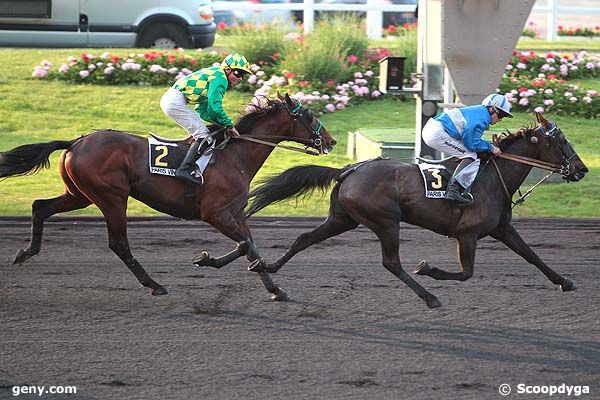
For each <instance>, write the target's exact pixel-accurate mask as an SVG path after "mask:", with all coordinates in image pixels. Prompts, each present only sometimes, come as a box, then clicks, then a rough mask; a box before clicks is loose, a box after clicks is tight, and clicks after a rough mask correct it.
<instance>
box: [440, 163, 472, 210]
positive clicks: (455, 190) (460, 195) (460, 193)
mask: <svg viewBox="0 0 600 400" xmlns="http://www.w3.org/2000/svg"><path fill="white" fill-rule="evenodd" d="M472 162H473V159H472V158H463V159H462V160H461V162H460V163H459V164H458V165H457V166H456V169H455V170H454V173H453V174H452V177H451V178H450V181H449V182H448V188H447V189H446V197H445V198H446V199H447V200H450V201H455V202H457V203H459V204H460V205H469V204H471V203H473V196H472V195H471V194H470V193H468V188H463V187H462V185H461V184H460V183H458V181H457V180H456V175H458V173H459V172H460V171H462V170H463V169H465V167H466V166H467V165H469V164H471V163H472Z"/></svg>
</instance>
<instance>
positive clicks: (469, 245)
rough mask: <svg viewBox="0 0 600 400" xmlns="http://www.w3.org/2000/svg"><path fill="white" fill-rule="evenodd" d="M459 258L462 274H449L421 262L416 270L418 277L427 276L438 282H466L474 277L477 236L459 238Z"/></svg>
mask: <svg viewBox="0 0 600 400" xmlns="http://www.w3.org/2000/svg"><path fill="white" fill-rule="evenodd" d="M456 240H457V247H458V258H459V261H460V269H461V272H447V271H444V270H442V269H439V268H436V267H431V266H429V263H427V261H421V262H420V263H419V265H417V267H416V268H415V271H414V273H415V274H417V275H427V276H430V277H432V278H433V279H438V280H455V281H466V280H467V279H469V278H470V277H472V276H473V271H474V269H475V250H476V249H477V236H475V235H466V236H464V235H463V236H459V237H457V239H456Z"/></svg>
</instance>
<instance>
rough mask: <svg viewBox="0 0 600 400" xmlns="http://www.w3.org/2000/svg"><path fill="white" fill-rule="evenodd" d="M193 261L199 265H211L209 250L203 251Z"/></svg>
mask: <svg viewBox="0 0 600 400" xmlns="http://www.w3.org/2000/svg"><path fill="white" fill-rule="evenodd" d="M192 263H194V265H196V266H197V267H210V255H209V254H208V251H203V252H202V253H200V255H199V256H196V257H195V258H194V259H193V260H192Z"/></svg>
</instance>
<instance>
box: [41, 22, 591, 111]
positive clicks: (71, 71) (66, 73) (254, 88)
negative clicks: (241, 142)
mask: <svg viewBox="0 0 600 400" xmlns="http://www.w3.org/2000/svg"><path fill="white" fill-rule="evenodd" d="M388 29H389V28H388ZM411 29H413V28H412V27H411ZM224 55H225V53H224V52H222V53H218V52H215V51H212V52H204V51H191V52H187V53H186V52H185V51H176V52H147V53H142V54H134V53H132V54H128V55H126V56H119V55H114V54H110V53H103V54H101V55H99V56H96V55H93V54H82V55H81V56H80V57H69V58H68V59H67V62H65V63H63V64H61V65H59V66H58V67H56V68H54V69H53V66H52V63H50V62H49V61H43V62H42V63H41V65H39V66H37V67H35V70H34V71H33V77H34V78H41V79H58V80H64V81H68V82H72V83H91V84H110V85H114V84H135V85H163V86H165V87H167V86H168V85H171V84H172V83H173V82H174V81H175V80H177V79H179V78H180V77H183V76H185V75H188V74H191V73H192V72H193V71H194V70H197V69H199V68H203V67H206V66H210V65H218V64H219V63H220V61H221V60H222V59H223V57H224ZM388 55H390V53H389V51H388V50H386V49H368V50H367V51H365V52H364V53H363V54H360V55H355V54H350V55H349V56H347V58H346V59H345V60H341V61H342V62H341V64H342V68H343V69H344V76H346V77H347V78H345V79H344V81H342V82H337V81H334V80H324V81H320V80H309V79H306V78H304V77H303V76H300V75H298V73H296V72H294V71H287V70H284V69H283V68H282V67H281V65H280V64H274V65H269V64H268V63H267V64H265V63H263V64H262V65H260V66H258V65H254V66H253V67H252V69H253V71H254V74H253V75H250V76H248V77H247V78H246V80H245V81H244V82H243V83H241V84H240V85H239V87H238V89H240V90H244V91H248V92H254V93H255V94H257V95H274V93H275V91H277V90H279V91H282V92H288V93H291V94H292V95H293V97H295V98H297V99H299V100H300V101H302V102H303V103H305V104H311V105H312V107H313V108H314V109H315V110H320V111H321V112H324V113H325V112H335V111H336V110H341V109H344V108H346V107H349V106H352V105H354V104H358V103H360V102H362V101H365V100H373V99H377V98H380V97H381V95H382V94H381V93H380V92H379V91H378V90H377V88H378V76H379V64H378V60H380V59H381V58H383V57H386V56H388ZM598 77H600V55H590V54H588V53H587V52H585V51H582V52H578V53H573V54H560V53H557V52H549V53H546V54H542V55H538V54H536V53H534V52H519V51H515V52H514V53H513V56H512V58H511V60H510V62H509V64H508V65H507V66H506V73H505V74H504V77H503V80H502V83H501V85H500V88H499V89H500V91H501V92H502V93H507V95H508V97H509V99H510V101H511V103H512V104H513V107H514V109H515V110H517V111H523V112H530V111H534V110H535V111H538V112H552V113H558V114H568V115H578V116H583V117H585V118H598V117H600V96H599V95H598V92H597V91H595V90H587V89H585V88H581V87H578V86H576V85H572V84H570V83H569V82H568V81H569V80H573V79H595V78H598Z"/></svg>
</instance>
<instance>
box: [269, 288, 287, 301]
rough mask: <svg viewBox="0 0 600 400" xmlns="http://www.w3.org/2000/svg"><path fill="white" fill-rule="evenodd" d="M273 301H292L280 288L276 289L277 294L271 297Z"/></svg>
mask: <svg viewBox="0 0 600 400" xmlns="http://www.w3.org/2000/svg"><path fill="white" fill-rule="evenodd" d="M271 300H272V301H290V296H288V294H287V293H286V292H284V291H283V290H281V289H280V288H277V289H276V292H275V293H273V295H272V296H271Z"/></svg>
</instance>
